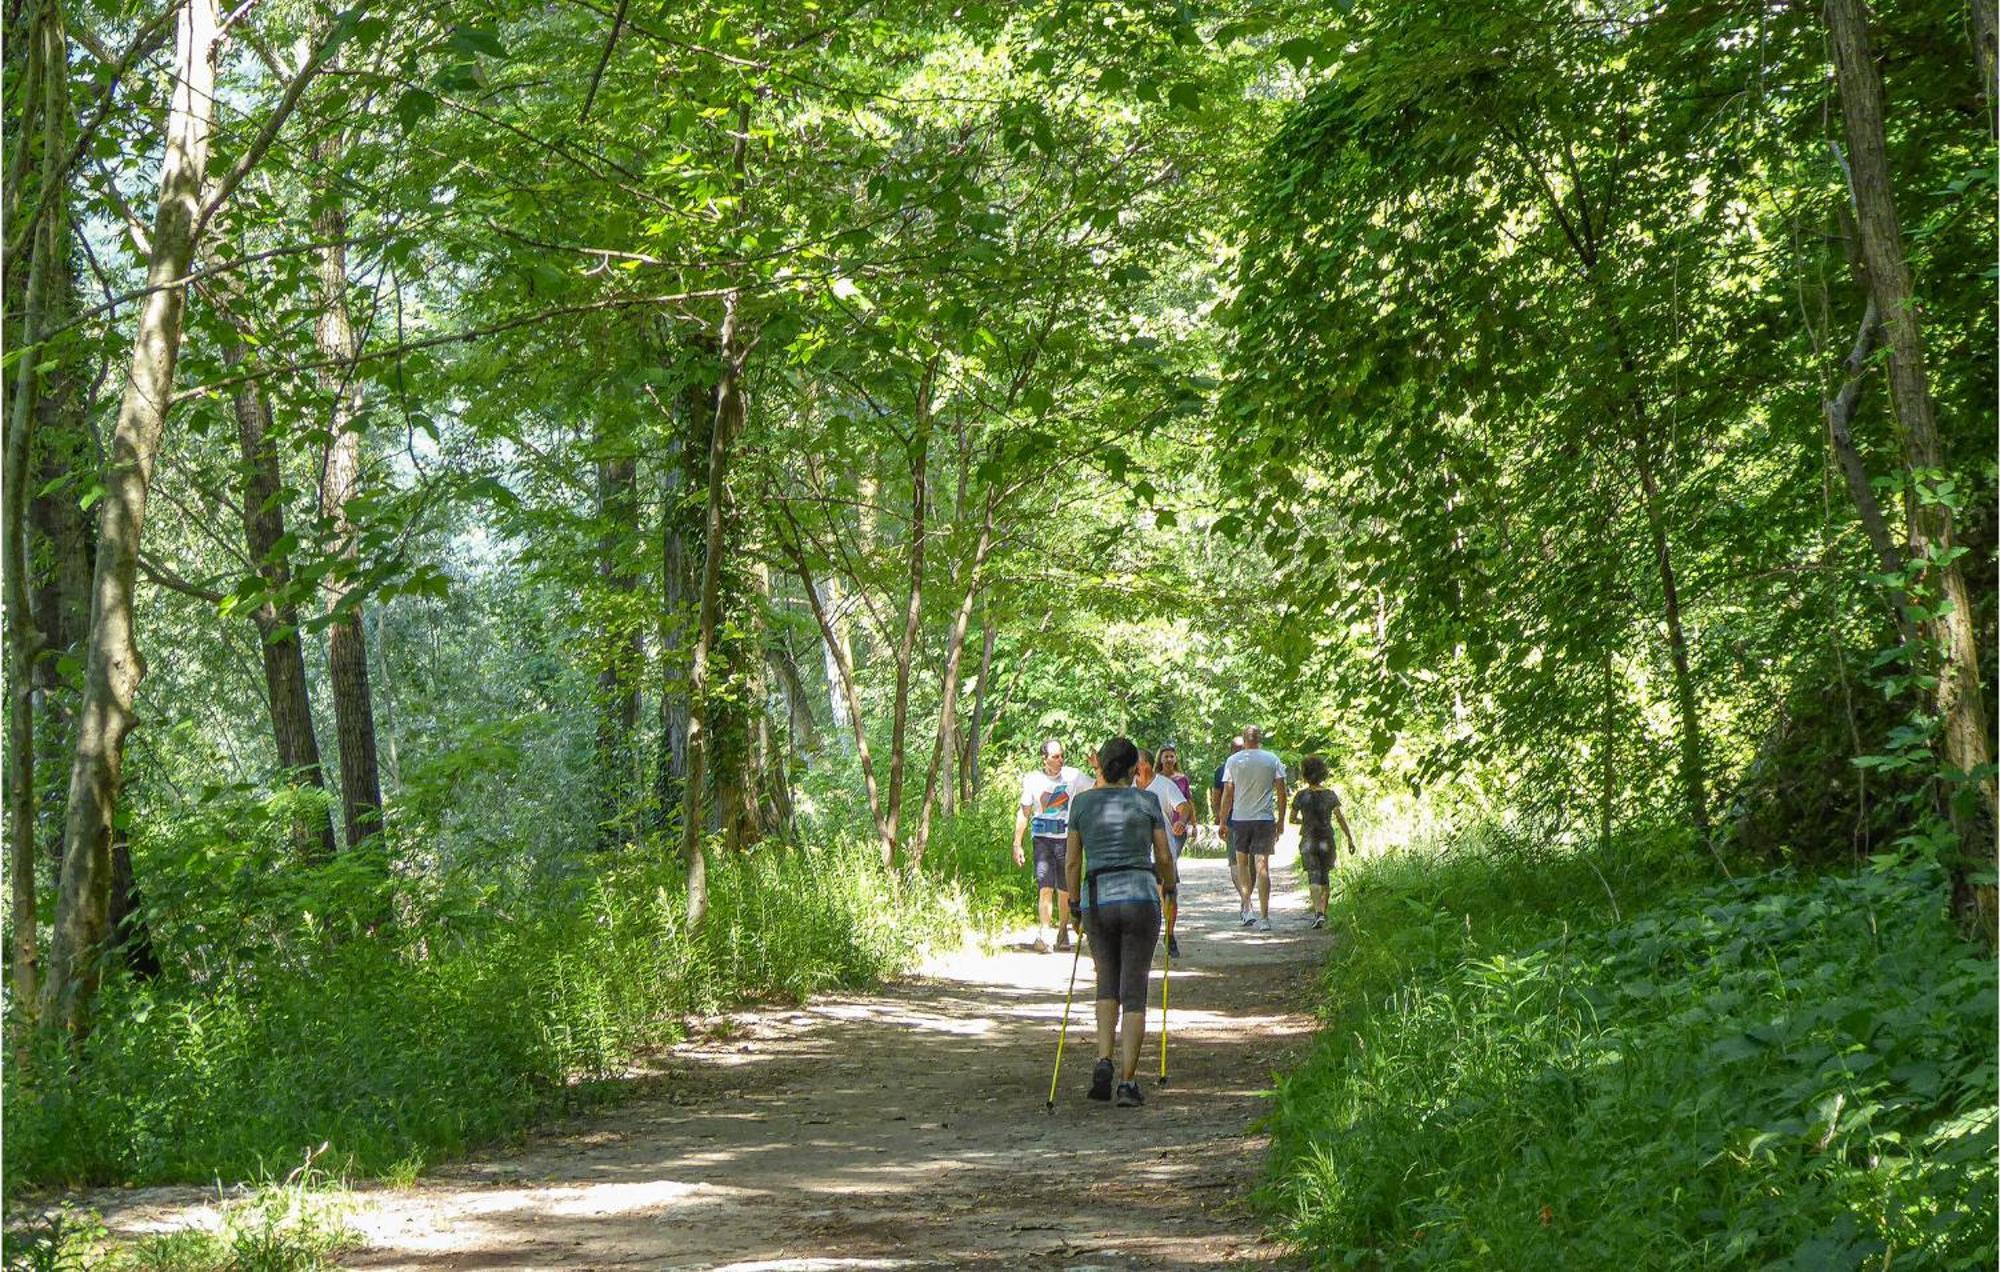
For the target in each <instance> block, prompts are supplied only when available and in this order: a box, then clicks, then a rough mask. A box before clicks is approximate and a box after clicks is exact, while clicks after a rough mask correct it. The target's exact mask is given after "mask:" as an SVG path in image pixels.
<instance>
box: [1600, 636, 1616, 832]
mask: <svg viewBox="0 0 2000 1272" xmlns="http://www.w3.org/2000/svg"><path fill="white" fill-rule="evenodd" d="M1617 684H1618V682H1617V680H1616V678H1615V677H1613V675H1612V674H1611V647H1610V646H1609V645H1606V646H1605V647H1604V722H1603V725H1602V732H1603V734H1604V743H1603V746H1602V748H1601V749H1602V750H1603V752H1604V754H1603V756H1602V757H1601V759H1600V771H1599V774H1598V782H1599V789H1598V808H1597V843H1598V846H1599V847H1600V848H1604V849H1609V848H1610V847H1611V811H1612V805H1613V801H1614V797H1615V796H1616V794H1617V791H1618V769H1617V767H1616V762H1615V756H1616V752H1617V746H1618V690H1617Z"/></svg>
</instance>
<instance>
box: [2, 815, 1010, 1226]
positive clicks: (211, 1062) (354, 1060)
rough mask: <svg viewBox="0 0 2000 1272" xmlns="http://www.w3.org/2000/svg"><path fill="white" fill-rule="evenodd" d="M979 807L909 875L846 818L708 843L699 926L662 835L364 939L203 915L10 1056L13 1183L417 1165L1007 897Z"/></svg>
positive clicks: (853, 973) (425, 904)
mask: <svg viewBox="0 0 2000 1272" xmlns="http://www.w3.org/2000/svg"><path fill="white" fill-rule="evenodd" d="M982 816H983V815H982V814H980V813H978V812H974V813H971V814H968V815H967V816H966V817H964V818H962V819H959V820H958V821H956V822H953V823H948V824H946V826H944V827H943V828H942V830H941V832H940V836H939V838H940V846H941V847H942V848H944V849H945V851H944V852H943V853H942V854H941V855H940V856H939V858H938V862H937V865H936V867H935V868H931V869H926V870H925V871H924V872H921V873H919V874H916V875H911V876H897V875H892V874H890V873H888V872H885V871H883V870H882V869H881V868H880V866H879V864H878V862H877V860H876V850H875V848H874V846H873V845H872V843H870V842H869V841H868V840H867V839H865V838H861V837H857V836H843V837H829V838H826V839H825V840H824V841H823V842H819V843H815V844H810V845H807V846H804V847H798V848H782V847H778V846H771V847H768V848H765V849H760V850H759V851H756V852H753V853H749V854H745V855H740V856H729V855H718V856H716V857H715V858H714V860H713V864H712V865H711V868H710V875H709V881H710V895H711V909H710V912H709V917H708V921H707V922H706V923H705V924H704V925H703V926H702V927H701V928H700V929H699V930H698V931H696V932H690V931H688V930H687V927H686V924H685V922H684V918H683V915H684V910H685V902H684V897H685V893H684V889H683V884H682V880H681V871H680V869H679V867H678V864H677V863H674V862H672V861H671V860H669V859H668V858H669V857H670V854H667V853H664V852H661V853H657V854H650V855H649V856H648V857H647V858H646V859H644V860H626V861H623V862H619V863H617V864H610V865H606V866H605V867H604V868H602V869H599V870H595V871H593V872H591V873H590V874H589V875H588V876H585V877H581V878H574V879H571V880H568V881H566V882H561V883H547V884H544V885H542V886H540V887H539V888H537V889H534V890H522V889H518V888H517V889H514V890H512V891H511V892H510V893H509V894H508V895H506V896H504V897H503V896H502V895H500V893H499V892H497V891H496V890H495V889H494V888H492V887H491V886H487V885H480V884H478V883H476V882H472V881H460V882H458V883H454V884H451V885H450V886H447V887H444V888H442V889H441V890H440V891H438V892H437V893H436V894H434V895H427V896H426V897H424V898H422V899H421V905H422V914H421V921H420V922H419V921H413V920H411V919H410V918H409V917H408V913H409V911H410V908H411V905H412V903H411V902H410V900H409V899H408V898H405V900H404V902H403V910H404V912H405V918H404V920H403V921H402V922H400V923H398V924H396V925H394V926H393V927H392V928H389V929H385V930H384V931H383V932H382V933H379V934H377V935H375V936H372V937H366V938H353V937H350V938H348V939H342V940H333V939H327V938H325V937H324V936H323V935H320V936H316V935H314V934H313V932H312V931H311V929H310V924H311V917H310V914H306V913H301V914H299V915H298V917H297V920H296V922H295V923H294V925H293V929H289V930H288V929H285V927H284V924H283V922H273V921H272V918H271V913H269V912H268V911H271V910H273V909H277V908H281V907H275V906H266V907H265V911H260V912H259V913H258V917H257V920H256V921H257V922H259V923H264V924H267V925H268V926H269V928H270V930H272V931H274V932H280V931H281V932H283V935H282V936H278V937H273V938H272V939H271V940H270V941H268V942H259V943H258V945H257V947H256V948H252V949H241V950H234V951H232V950H230V949H229V948H228V946H226V945H219V944H215V943H214V937H213V934H212V932H211V933H210V934H208V935H204V936H203V937H202V940H203V941H205V942H209V943H208V944H203V945H202V946H200V949H201V951H202V961H196V960H194V959H192V958H189V959H184V960H180V962H179V965H181V966H192V967H194V968H196V969H199V970H198V971H196V972H195V973H194V974H170V975H169V976H167V977H163V978H161V979H160V980H157V981H154V982H152V983H150V984H144V983H139V982H135V981H132V980H129V979H124V978H120V979H118V980H116V981H114V982H112V983H109V984H108V985H107V987H106V991H105V994H104V997H103V1001H102V1009H101V1021H102V1023H101V1024H100V1025H99V1026H98V1028H97V1029H96V1031H95V1032H94V1033H93V1034H92V1036H91V1038H90V1039H89V1041H88V1043H87V1046H86V1049H85V1051H84V1053H83V1056H82V1058H81V1060H80V1061H79V1062H77V1063H74V1064H71V1063H68V1062H67V1061H66V1058H65V1057H63V1056H61V1055H57V1054H47V1055H42V1056H38V1057H34V1058H33V1060H32V1062H31V1063H29V1064H26V1065H18V1064H16V1065H10V1066H8V1069H7V1073H6V1085H5V1099H6V1109H7V1127H6V1130H7V1134H6V1138H5V1150H4V1152H5V1170H6V1181H7V1185H8V1188H9V1190H10V1192H12V1191H16V1190H18V1189H20V1188H21V1187H23V1186H36V1185H44V1186H46V1185H55V1186H74V1185H84V1184H124V1183H160V1182H174V1181H192V1182H205V1181H213V1180H215V1179H217V1178H220V1179H224V1180H239V1179H247V1180H270V1179H273V1178H276V1177H277V1176H278V1175H281V1174H282V1173H283V1172H284V1171H285V1170H286V1169H287V1168H289V1167H291V1166H294V1165H296V1164H297V1162H298V1161H299V1160H300V1158H301V1156H302V1155H304V1154H305V1153H306V1151H307V1150H308V1149H309V1148H311V1147H312V1146H315V1145H319V1144H322V1143H326V1144H330V1145H331V1148H330V1150H329V1151H328V1153H327V1154H326V1155H325V1156H323V1157H322V1158H321V1159H320V1160H321V1162H322V1164H323V1165H324V1166H325V1168H326V1169H327V1170H328V1171H329V1172H330V1173H332V1174H333V1175H335V1176H347V1175H360V1176H388V1177H390V1178H392V1179H395V1178H409V1177H412V1176H414V1175H415V1174H417V1173H419V1172H421V1170H422V1169H423V1168H424V1167H425V1166H426V1165H427V1164H428V1163H431V1162H435V1161H437V1160H439V1159H441V1158H444V1157H448V1156H452V1155H456V1154H459V1153H463V1152H465V1151H467V1150H468V1149H471V1148H473V1147H475V1146H477V1145H480V1144H483V1143H488V1142H492V1141H495V1140H500V1139H504V1138H506V1137H509V1136H511V1135H514V1134H517V1133H518V1132H520V1131H521V1130H522V1129H523V1128H525V1127H526V1126H528V1125H530V1124H531V1123H533V1122H534V1121H536V1120H537V1119H539V1118H542V1117H544V1116H546V1115H548V1114H549V1113H551V1112H553V1111H556V1110H558V1109H560V1108H562V1107H564V1106H566V1105H572V1104H574V1103H576V1102H578V1101H579V1100H584V1099H589V1098H592V1096H593V1087H594V1082H595V1080H600V1079H607V1078H612V1077H615V1076H616V1075H617V1074H619V1073H620V1072H621V1071H622V1069H623V1068H624V1066H625V1065H626V1064H627V1063H628V1062H629V1061H630V1060H632V1059H633V1058H634V1057H635V1056H636V1055H638V1054H639V1053H641V1052H642V1051H644V1050H645V1049H647V1048H648V1047H651V1046H655V1045H658V1044H660V1043H663V1042H666V1041H671V1040H672V1039H674V1038H675V1037H677V1036H678V1034H679V1031H680V1029H681V1027H682V1022H683V1021H684V1020H685V1019H686V1018H687V1017H688V1016H690V1015H696V1014H702V1013H707V1012H713V1011H715V1010H718V1009H720V1008H722V1007H725V1006H728V1005H731V1004H734V1003H740V1002H742V1001H745V1000H749V999H756V998H768V997H781V998H786V999H793V1000H797V999H803V998H804V997H806V996H808V995H810V994H813V993H816V992H819V991H822V990H826V989H829V988H834V987H857V986H866V985H870V984H873V983H875V982H877V981H879V980H880V979H881V978H882V977H883V976H885V975H888V974H890V973H893V972H895V971H897V970H900V969H902V968H904V967H907V966H908V965H910V964H911V963H913V962H914V961H915V960H916V959H917V958H918V957H919V956H920V955H921V954H922V952H923V951H924V950H925V949H926V948H927V947H930V946H933V945H936V944H939V943H945V942H953V941H957V940H959V939H961V938H962V936H963V935H964V933H965V932H966V930H967V929H968V928H971V927H976V926H979V925H980V924H981V923H982V921H997V920H998V919H999V918H1000V917H1001V916H1004V915H1005V914H1007V913H1008V907H1009V906H1010V905H1015V904H1017V903H1018V900H1019V899H1018V898H1016V897H1014V895H1013V893H1012V892H1010V891H1009V890H1008V888H1007V886H1006V880H1005V879H1003V878H1001V876H1000V875H999V874H998V873H995V872H994V871H992V870H989V869H987V868H986V867H985V866H984V865H983V864H982V862H981V860H980V859H979V858H977V857H976V856H975V855H974V853H973V851H972V849H971V848H970V847H969V846H957V847H955V846H954V845H961V842H962V843H963V844H964V845H969V844H971V843H973V842H976V841H980V840H981V839H982V838H990V834H991V827H990V826H987V827H985V828H984V829H981V825H982ZM991 820H992V818H991V817H990V816H984V821H991ZM989 855H990V854H989ZM998 856H999V857H1000V858H1004V857H1005V847H1004V843H1003V844H1002V847H1001V849H1000V852H999V854H998ZM1006 865H1007V866H1008V867H1010V868H1011V865H1012V863H1011V860H1009V861H1007V862H1006ZM334 868H336V867H329V869H334ZM297 873H298V872H294V874H293V875H292V876H289V877H288V879H287V886H288V887H292V888H294V889H295V891H296V893H297V895H299V896H312V895H314V890H313V884H312V881H311V880H307V881H306V882H304V883H299V882H298V880H297V878H296V874H297ZM288 895H289V894H288ZM292 904H293V903H291V902H287V903H286V905H288V906H289V905H292ZM245 913H246V914H248V913H250V908H249V907H247V906H246V909H245ZM280 917H281V919H282V915H281V916H280ZM217 926H218V925H215V924H209V925H207V928H208V929H213V928H215V927H217ZM220 926H222V927H225V928H226V927H227V926H228V925H226V924H225V925H220ZM247 926H248V921H247V920H246V927H247ZM297 929H303V930H304V934H303V935H301V934H300V931H299V930H297ZM162 930H163V931H164V932H166V933H167V934H168V937H169V939H172V940H174V941H175V942H177V943H178V942H181V941H184V940H185V941H190V942H191V941H193V940H194V938H193V937H192V936H186V935H184V934H182V929H176V928H172V927H169V926H165V925H163V927H162ZM205 931H206V929H205ZM204 963H206V966H204Z"/></svg>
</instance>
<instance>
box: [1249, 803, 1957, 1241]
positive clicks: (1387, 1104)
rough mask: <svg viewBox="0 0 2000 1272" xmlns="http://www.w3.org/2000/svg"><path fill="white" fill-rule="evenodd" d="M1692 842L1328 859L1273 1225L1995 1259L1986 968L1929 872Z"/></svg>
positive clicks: (1347, 1237)
mask: <svg viewBox="0 0 2000 1272" xmlns="http://www.w3.org/2000/svg"><path fill="white" fill-rule="evenodd" d="M1689 860H1690V858H1689V857H1688V856H1687V854H1686V852H1685V845H1673V846H1662V845H1657V844H1655V845H1628V846H1625V847H1624V848H1622V849H1621V851H1619V852H1617V853H1614V854H1608V855H1607V854H1600V853H1597V852H1586V853H1576V854H1558V853H1537V852H1532V851H1524V850H1523V849H1522V848H1521V846H1520V845H1519V844H1516V843H1508V842H1497V843H1487V844H1483V845H1482V844H1475V845H1463V844H1461V845H1458V846H1457V848H1456V850H1453V851H1441V852H1440V851H1431V852H1409V853H1403V854H1397V855H1393V856H1390V857H1387V858H1380V859H1373V860H1362V861H1358V862H1353V863H1350V864H1348V865H1346V866H1344V867H1343V872H1342V877H1341V886H1340V892H1339V893H1338V895H1337V896H1336V898H1335V902H1334V906H1333V917H1334V921H1335V922H1336V923H1337V925H1338V927H1339V928H1340V930H1341V933H1342V936H1343V939H1342V940H1341V941H1340V943H1339V944H1338V946H1337V949H1336V953H1335V954H1334V955H1333V957H1332V959H1331V961H1330V964H1329V967H1328V972H1327V976H1326V979H1325V986H1324V988H1325V1002H1324V1008H1323V1010H1324V1018H1325V1026H1326V1027H1325V1029H1324V1030H1323V1031H1322V1033H1321V1035H1320V1039H1319V1041H1318V1043H1317V1045H1316V1047H1315V1049H1314V1051H1313V1052H1312V1054H1311V1057H1310V1058H1309V1060H1308V1061H1307V1062H1306V1064H1305V1065H1304V1066H1303V1067H1302V1068H1301V1069H1300V1070H1299V1071H1298V1072H1296V1073H1294V1074H1293V1075H1291V1076H1290V1077H1288V1078H1287V1079H1285V1080H1284V1081H1282V1082H1281V1084H1280V1087H1279V1092H1278V1101H1277V1107H1276V1112H1275V1116H1274V1131H1275V1153H1274V1158H1273V1161H1274V1177H1273V1183H1272V1185H1271V1187H1270V1188H1269V1189H1268V1191H1267V1200H1268V1201H1269V1202H1270V1204H1271V1205H1272V1207H1273V1208H1274V1210H1275V1213H1276V1215H1277V1216H1278V1218H1279V1220H1280V1222H1281V1224H1282V1225H1283V1226H1284V1227H1285V1229H1286V1230H1287V1231H1288V1232H1289V1234H1290V1236H1291V1237H1292V1238H1293V1239H1294V1240H1296V1241H1297V1242H1298V1243H1299V1244H1300V1245H1301V1247H1302V1248H1304V1249H1306V1250H1308V1251H1310V1252H1311V1253H1312V1254H1313V1256H1314V1258H1315V1259H1316V1261H1317V1262H1319V1263H1320V1264H1321V1265H1322V1266H1329V1267H1334V1266H1371V1267H1372V1266H1410V1267H1451V1268H1459V1267H1462V1268H1474V1267H1477V1268H1492V1267H1528V1266H1536V1265H1542V1266H1573V1267H1621V1266H1623V1267H1634V1268H1639V1267H1646V1268H1652V1267H1703V1268H1708V1267H1763V1266H1793V1267H1810V1268H1835V1267H1840V1268H1853V1267H1863V1266H1867V1267H1883V1266H1889V1265H1891V1264H1893V1266H1894V1267H1897V1268H1914V1267H1969V1266H1975V1265H1976V1266H1990V1265H1991V1263H1992V1261H1993V1257H1994V1241H1995V1226H1994V1204H1995V1194H1994V1186H1995V1170H1994V1162H1993V1152H1992V1149H1993V1136H1994V1105H1995V1095H1994V1086H1995V1066H1994V1048H1993V1033H1994V1001H1995V1000H1994V994H1995V980H1994V969H1993V965H1992V962H1991V960H1990V959H1989V958H1987V957H1986V956H1985V955H1983V954H1982V953H1981V952H1980V951H1978V950H1976V949H1974V948H1972V947H1970V946H1969V945H1967V944H1966V943H1965V942H1964V941H1962V940H1961V939H1960V937H1959V936H1958V935H1957V933H1956V932H1955V931H1954V930H1953V929H1952V928H1951V926H1950V925H1949V923H1948V921H1947V918H1946V915H1945V888H1944V883H1943V880H1942V878H1941V877H1940V876H1939V874H1938V872H1937V871H1936V870H1935V869H1934V868H1932V867H1927V866H1913V865H1903V864H1895V863H1888V862H1884V863H1881V864H1880V865H1878V866H1877V867H1876V868H1874V869H1871V870H1868V871H1864V872H1862V873H1860V874H1857V875H1854V876H1851V877H1824V878H1818V879H1801V878H1796V877H1792V876H1789V875H1783V874H1780V875H1769V876H1763V877H1758V878H1749V879H1739V880H1736V881H1733V882H1715V883H1709V884H1706V885H1700V884H1699V883H1698V881H1697V880H1694V879H1691V878H1690V877H1689V871H1688V868H1687V867H1686V865H1685V864H1684V863H1686V862H1688V861H1689ZM1593 894H1594V896H1593ZM1614 897H1615V898H1616V901H1617V910H1616V912H1615V916H1614V909H1613V898H1614Z"/></svg>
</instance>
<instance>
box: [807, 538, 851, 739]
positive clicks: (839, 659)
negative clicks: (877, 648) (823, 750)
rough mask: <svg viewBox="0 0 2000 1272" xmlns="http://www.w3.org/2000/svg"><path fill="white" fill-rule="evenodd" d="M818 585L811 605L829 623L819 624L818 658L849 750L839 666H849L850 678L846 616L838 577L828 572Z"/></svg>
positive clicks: (847, 716)
mask: <svg viewBox="0 0 2000 1272" xmlns="http://www.w3.org/2000/svg"><path fill="white" fill-rule="evenodd" d="M820 586H821V587H823V588H824V589H825V590H824V591H823V592H814V593H813V595H812V602H813V609H814V611H815V612H816V613H824V614H827V615H828V616H830V619H831V621H830V623H828V624H822V630H821V633H820V640H821V643H820V661H821V662H822V663H823V664H824V666H825V669H826V696H827V702H828V705H829V707H830V709H831V712H832V716H833V731H834V735H835V736H836V737H839V738H840V739H841V740H842V742H843V744H844V745H846V746H847V748H848V749H849V750H850V751H851V750H853V749H854V747H853V741H852V738H851V736H850V730H852V729H853V727H854V718H853V716H852V715H851V713H850V709H849V706H848V699H847V694H846V693H845V692H844V691H843V689H844V683H843V680H842V675H843V672H842V671H841V668H843V667H845V668H849V669H850V670H849V671H848V672H847V673H845V674H846V676H847V677H848V679H852V676H853V673H852V670H851V669H852V668H853V666H854V649H853V646H852V645H850V644H849V643H848V639H847V616H846V614H845V613H843V612H842V608H841V603H840V580H839V579H838V578H836V577H834V576H831V575H829V576H828V577H827V579H826V580H825V582H824V583H822V584H821V585H820Z"/></svg>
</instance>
